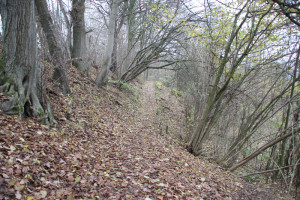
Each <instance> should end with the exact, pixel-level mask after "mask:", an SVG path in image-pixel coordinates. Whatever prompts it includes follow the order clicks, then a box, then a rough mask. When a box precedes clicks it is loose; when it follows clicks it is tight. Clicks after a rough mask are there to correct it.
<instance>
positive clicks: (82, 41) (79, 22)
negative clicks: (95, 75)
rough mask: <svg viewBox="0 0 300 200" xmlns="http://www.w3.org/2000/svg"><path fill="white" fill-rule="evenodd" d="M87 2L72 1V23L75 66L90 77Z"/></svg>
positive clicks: (80, 0) (81, 0)
mask: <svg viewBox="0 0 300 200" xmlns="http://www.w3.org/2000/svg"><path fill="white" fill-rule="evenodd" d="M84 3H85V0H73V1H72V14H71V16H72V23H73V47H72V58H78V59H75V60H74V61H73V63H72V64H73V65H74V66H75V67H76V68H77V69H79V70H80V71H81V72H83V73H84V74H86V75H88V70H89V65H88V62H87V47H86V30H85V19H84V12H85V5H84Z"/></svg>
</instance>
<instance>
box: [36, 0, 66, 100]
mask: <svg viewBox="0 0 300 200" xmlns="http://www.w3.org/2000/svg"><path fill="white" fill-rule="evenodd" d="M34 2H35V5H36V8H37V12H38V16H39V20H40V23H41V25H42V28H43V31H44V32H45V34H46V38H47V43H48V48H49V52H50V54H51V56H52V58H53V60H55V62H54V65H55V68H54V73H53V79H54V80H57V81H59V83H60V85H61V87H62V89H63V92H64V93H65V94H67V93H70V89H69V84H68V79H67V69H66V61H65V58H64V57H63V56H64V54H63V51H62V49H61V47H60V45H59V43H58V42H57V39H56V37H55V32H54V25H53V20H52V18H51V15H50V13H49V9H48V5H47V1H46V0H35V1H34Z"/></svg>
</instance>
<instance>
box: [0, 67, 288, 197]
mask: <svg viewBox="0 0 300 200" xmlns="http://www.w3.org/2000/svg"><path fill="white" fill-rule="evenodd" d="M69 71H70V72H69V74H70V77H71V78H70V79H71V80H70V86H71V90H72V95H70V96H67V97H65V96H63V95H62V94H61V93H59V92H57V91H56V90H55V89H54V88H53V87H52V86H51V84H49V85H48V87H47V91H48V95H49V96H50V99H51V103H52V107H53V112H54V114H55V118H56V119H57V122H58V123H57V124H56V125H54V126H51V127H48V126H45V125H41V124H40V123H39V122H37V120H35V119H32V118H29V119H26V120H21V119H20V117H19V116H8V115H4V114H3V113H2V112H0V126H1V130H0V150H1V154H0V199H27V200H33V199H145V200H150V199H158V200H163V199H199V200H200V199H255V200H258V199H272V200H274V199H287V198H280V197H278V196H277V195H276V194H275V193H274V192H273V191H272V190H271V189H263V188H261V187H258V186H255V185H251V184H248V183H245V182H244V181H242V180H241V179H239V178H237V177H236V176H235V175H233V174H231V173H229V172H226V171H224V170H222V169H221V168H220V167H218V166H216V165H214V164H211V163H209V162H208V161H206V160H204V159H199V158H196V157H194V156H192V155H191V154H189V153H188V152H187V151H186V150H185V148H184V145H183V144H182V143H181V142H180V141H179V140H178V139H176V138H177V137H172V133H174V132H176V131H177V132H181V131H184V128H182V127H181V124H180V123H181V122H180V121H181V120H182V118H183V117H184V113H183V110H182V108H180V107H178V106H176V105H177V103H178V102H177V100H176V97H174V98H171V99H168V98H170V95H169V94H170V91H168V90H167V89H162V90H161V91H160V92H159V93H160V94H158V93H157V91H156V88H155V84H154V82H151V81H148V82H145V83H141V82H136V83H133V85H123V87H122V89H121V90H119V89H118V87H117V86H115V85H114V84H113V83H110V84H109V85H108V87H107V89H106V90H102V89H98V88H97V87H96V86H94V83H93V81H92V80H91V79H89V78H85V77H82V76H81V75H80V74H78V73H77V72H76V70H75V69H73V68H71V69H70V70H69ZM157 95H159V97H158V96H157ZM5 100H6V98H5V97H4V96H3V95H2V94H0V101H5ZM170 101H171V105H167V104H166V103H169V104H170ZM176 102H177V103H176ZM174 105H175V106H174ZM173 108H174V109H173ZM161 109H165V110H166V112H165V114H164V115H163V114H161V113H160V110H161ZM166 116H168V119H166ZM176 117H177V118H176ZM162 118H164V119H162ZM178 134H179V135H180V133H178ZM173 135H176V134H175V133H174V134H173Z"/></svg>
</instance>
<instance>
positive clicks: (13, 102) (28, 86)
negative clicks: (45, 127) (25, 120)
mask: <svg viewBox="0 0 300 200" xmlns="http://www.w3.org/2000/svg"><path fill="white" fill-rule="evenodd" d="M0 13H1V17H2V26H3V38H2V44H3V46H2V50H3V52H2V53H3V54H2V55H3V58H2V59H3V62H2V65H1V68H0V72H1V75H0V76H1V78H0V91H2V92H3V93H5V94H6V95H8V96H10V100H9V101H6V102H4V103H2V104H0V108H1V110H3V111H4V112H5V113H7V114H20V115H22V116H23V117H27V116H29V117H38V118H40V119H46V117H47V115H46V114H45V111H44V109H43V107H42V105H41V104H42V103H41V102H42V97H41V96H42V95H40V94H41V88H40V87H39V84H38V78H37V75H38V72H39V65H38V62H37V43H36V23H35V9H34V1H33V0H27V1H19V0H0Z"/></svg>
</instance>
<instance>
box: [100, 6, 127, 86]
mask: <svg viewBox="0 0 300 200" xmlns="http://www.w3.org/2000/svg"><path fill="white" fill-rule="evenodd" d="M121 2H122V1H121V0H112V5H111V11H110V15H109V25H108V40H107V44H106V51H105V55H104V59H103V64H102V68H101V70H100V72H99V74H98V76H97V78H96V83H97V85H98V86H103V85H105V84H106V82H107V74H108V71H109V69H110V68H111V65H112V54H113V48H114V39H115V27H116V21H117V16H118V9H119V5H120V3H121Z"/></svg>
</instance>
